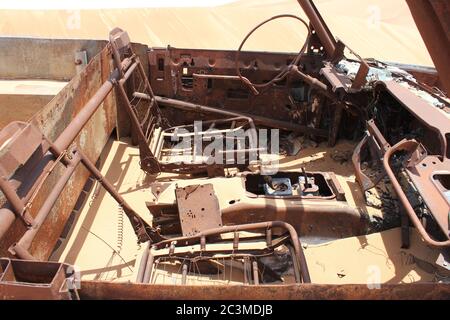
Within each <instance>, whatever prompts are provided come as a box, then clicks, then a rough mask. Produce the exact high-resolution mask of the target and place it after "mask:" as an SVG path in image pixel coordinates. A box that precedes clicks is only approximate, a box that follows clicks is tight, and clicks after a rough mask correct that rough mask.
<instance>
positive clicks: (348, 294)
mask: <svg viewBox="0 0 450 320" xmlns="http://www.w3.org/2000/svg"><path fill="white" fill-rule="evenodd" d="M298 2H299V3H300V5H301V7H302V8H303V10H304V12H305V13H306V15H307V17H308V18H309V22H306V21H305V20H304V19H302V18H300V17H297V16H295V15H291V14H284V15H278V16H274V17H272V18H270V19H267V20H265V21H263V22H262V23H260V24H259V25H258V26H256V27H255V28H254V29H253V30H251V31H250V32H249V33H248V34H247V36H246V37H245V38H244V40H243V41H242V43H241V45H240V46H239V48H238V50H237V51H217V50H216V51H215V50H200V49H178V48H172V47H168V48H150V49H149V48H147V47H146V46H143V45H140V44H136V43H132V42H131V41H130V38H129V35H128V33H127V32H126V31H124V30H122V29H120V28H115V29H113V30H112V31H111V32H110V35H109V42H108V43H107V44H106V45H105V46H104V48H101V49H100V51H99V52H98V54H97V55H96V56H95V57H94V58H92V60H91V61H90V63H89V64H88V65H87V66H86V67H85V68H84V69H83V70H82V71H81V72H80V73H79V74H77V75H76V76H75V77H74V78H73V79H72V81H71V82H70V83H69V84H68V86H67V89H66V90H67V91H65V92H63V93H62V94H61V95H60V96H58V97H57V98H55V99H54V100H53V101H54V102H53V104H52V103H50V104H49V105H48V106H49V107H48V109H46V110H45V112H41V113H40V114H39V115H37V116H36V117H34V118H33V119H32V120H31V121H30V122H19V121H17V122H13V123H11V124H9V125H8V126H6V127H4V128H3V129H2V130H1V131H0V189H1V191H2V193H3V195H4V201H3V202H4V206H3V207H2V208H1V209H0V244H1V249H2V252H1V255H2V256H5V258H4V259H1V260H0V267H1V269H0V295H1V297H3V298H12V297H14V298H20V297H24V298H69V299H78V298H80V297H81V298H117V297H120V298H127V297H128V298H151V297H155V298H157V297H159V298H166V297H169V296H170V297H172V298H180V297H181V298H182V297H184V296H186V297H187V296H189V297H190V298H213V297H216V296H218V295H219V291H217V290H215V289H213V288H211V287H210V286H213V287H214V286H225V288H227V289H226V290H229V291H227V293H226V294H225V296H222V297H224V298H226V297H231V298H235V299H237V298H243V297H240V296H238V290H245V289H242V288H245V286H259V287H262V289H261V290H262V291H254V292H253V293H248V294H249V295H247V296H245V298H251V297H255V298H266V299H267V298H286V297H288V298H301V297H305V294H306V296H307V297H312V298H314V297H316V298H327V297H328V298H330V297H336V296H333V295H334V294H336V290H338V287H339V285H344V284H347V285H348V284H352V285H357V286H359V287H358V288H359V289H360V290H359V291H358V292H359V293H354V291H352V290H351V288H348V289H346V290H345V292H344V293H341V294H343V296H342V297H344V298H355V297H356V298H368V297H373V298H380V297H383V298H389V297H392V298H408V297H409V298H415V297H419V296H420V295H421V294H422V293H423V292H428V294H429V297H430V298H446V297H447V298H448V297H449V295H450V289H449V285H448V282H447V281H448V280H445V281H442V280H436V279H437V277H440V278H439V279H448V276H449V268H448V263H449V248H450V229H449V224H450V160H449V157H450V115H449V110H450V104H449V100H448V97H447V93H448V92H449V90H450V81H449V79H448V73H447V74H446V71H448V65H446V64H445V63H442V60H443V59H444V60H445V57H444V58H442V57H443V56H445V54H447V58H448V54H449V46H448V39H447V38H446V39H447V46H445V45H444V49H443V51H441V52H437V53H436V52H435V50H434V49H433V50H430V54H431V55H432V57H433V61H434V62H435V65H436V68H437V71H438V72H436V71H433V70H428V69H424V68H421V67H415V66H399V65H393V64H387V63H383V62H381V61H377V60H375V59H363V58H361V57H360V56H359V55H358V54H357V53H355V52H354V51H352V50H351V49H350V48H348V47H347V46H346V45H345V44H344V43H343V42H342V41H337V40H335V38H334V37H333V36H332V34H331V32H330V30H329V29H328V27H327V26H326V24H325V22H324V21H323V19H322V17H321V16H320V14H319V12H318V10H317V8H316V7H315V5H314V3H313V2H312V1H300V0H299V1H298ZM408 3H410V2H408ZM421 3H422V2H421ZM427 3H428V1H423V3H422V4H417V3H412V1H411V4H410V8H411V12H412V14H413V17H414V18H415V20H416V23H417V25H418V26H419V28H420V25H421V23H422V22H423V20H422V19H423V17H422V16H420V14H423V13H424V12H425V13H428V14H435V16H436V19H435V20H434V21H435V25H434V26H433V28H434V29H433V28H431V29H433V30H431V31H430V28H428V29H427V28H420V30H421V32H422V36H423V38H424V41H425V43H426V44H427V46H433V45H435V44H434V41H435V40H434V38H433V37H432V36H430V32H432V31H433V32H441V31H442V30H441V29H442V25H441V24H440V21H441V19H443V17H444V15H445V13H442V12H448V10H449V6H448V5H444V8H443V9H442V10H443V11H439V10H437V9H436V8H434V9H433V8H429V7H427V6H426V4H427ZM445 10H447V11H445ZM275 19H294V20H297V21H299V24H300V25H301V27H302V28H304V29H305V37H306V40H305V42H304V44H303V46H302V48H301V50H300V51H299V52H298V53H297V54H283V53H266V52H264V53H263V52H245V51H242V49H243V47H244V45H245V43H246V41H247V40H248V39H249V37H251V35H252V34H253V33H254V32H255V31H256V30H257V29H258V28H259V27H261V26H263V25H265V24H266V23H270V22H271V21H273V20H275ZM436 30H437V31H436ZM431 38H433V39H431ZM444 42H445V41H444ZM439 46H442V44H439ZM94 77H95V81H96V82H94V80H93V79H94ZM61 106H62V107H61ZM61 108H66V109H64V110H63V111H61ZM67 108H69V109H67ZM67 110H70V114H71V115H70V116H68V114H69V111H67ZM102 110H104V111H102ZM99 111H102V112H103V114H102V115H100V116H99V113H98V112H99ZM54 113H57V114H67V116H66V117H56V118H57V119H56V120H55V118H53V117H54V116H53V115H52V114H54ZM50 120H51V121H50ZM47 121H50V122H51V124H50V125H49V124H48V123H47ZM93 121H96V122H95V123H94V122H93ZM199 121H201V123H199ZM52 128H53V129H52ZM113 130H114V132H115V133H116V139H113V138H110V135H111V133H112V132H113ZM99 132H100V133H99ZM96 135H97V136H96ZM100 136H101V138H100ZM128 136H130V137H131V138H128ZM114 140H116V141H114ZM108 141H109V142H108ZM105 145H108V148H109V149H108V148H106V147H105ZM135 146H137V148H136V147H135ZM104 147H105V148H106V149H104ZM114 148H116V149H114ZM119 149H122V151H121V152H123V154H127V155H128V156H129V159H131V160H126V161H123V160H121V155H120V154H119V153H118V150H119ZM125 149H126V150H128V151H123V150H125ZM105 150H106V151H105ZM114 150H116V152H117V153H114V152H115V151H114ZM206 151H208V152H206ZM127 152H128V153H127ZM100 154H102V155H104V156H102V158H103V162H104V163H101V162H98V161H97V160H98V159H99V156H100ZM324 155H326V156H324ZM133 157H134V158H133ZM325 157H326V159H325ZM110 158H113V159H112V160H109V159H110ZM116 158H117V159H116ZM105 159H108V160H105ZM133 159H134V160H133ZM121 161H122V162H121ZM96 162H97V165H96V164H95V163H96ZM114 163H117V165H118V166H119V169H118V170H117V172H119V174H118V175H116V176H114V175H113V178H112V180H110V176H111V173H110V171H111V170H110V169H109V168H108V165H109V166H110V168H112V166H114ZM350 163H351V164H352V165H350ZM80 164H81V166H80ZM137 166H139V167H140V169H141V170H139V169H138V168H137ZM105 170H106V171H105ZM89 177H91V178H89ZM92 178H93V179H92ZM133 179H134V180H133ZM94 180H96V181H97V186H102V187H103V188H104V189H105V190H106V192H107V193H101V194H102V196H101V197H98V195H99V194H100V191H99V190H98V188H95V187H94V184H95V183H94V182H93V181H94ZM130 181H133V183H131V182H130ZM107 194H109V196H110V197H111V199H112V200H114V201H115V202H113V204H110V203H109V201H110V200H108V198H107V197H106V195H107ZM109 196H108V197H109ZM89 197H90V199H91V200H90V201H88V199H89ZM117 204H118V206H119V217H121V218H119V225H118V232H117V233H118V235H117V242H118V245H117V248H116V249H114V248H112V247H111V245H110V244H109V243H107V241H105V240H104V239H103V238H101V237H100V236H99V234H100V233H102V232H104V233H105V234H110V233H111V232H110V230H109V228H110V224H111V220H112V214H115V210H116V209H115V208H116V207H115V206H117ZM121 214H125V215H126V216H127V218H128V219H129V221H130V224H131V229H130V230H132V231H134V234H135V235H136V237H137V241H134V240H135V239H132V237H131V238H129V237H128V238H129V240H127V241H128V242H126V241H125V240H124V233H125V232H126V230H127V226H125V223H124V221H123V215H121ZM101 217H103V218H101ZM101 219H103V220H101ZM96 221H101V222H98V223H96ZM95 228H98V229H95ZM397 231H398V235H397V234H394V233H393V232H397ZM83 234H90V235H93V236H94V237H95V238H96V240H97V241H98V240H101V241H102V242H103V243H104V244H106V245H107V246H108V247H109V249H108V250H110V249H112V250H113V253H112V256H111V257H109V258H108V259H109V260H108V261H107V263H106V264H107V265H106V266H105V267H104V269H105V270H106V269H108V272H109V271H111V270H116V269H117V270H122V269H129V270H130V271H131V272H130V273H129V274H126V275H122V272H123V271H117V270H116V276H115V278H114V279H115V280H117V281H121V280H124V281H126V280H127V281H129V282H130V286H131V287H130V288H131V289H130V288H129V289H127V288H125V287H123V286H120V285H119V286H115V285H116V282H115V281H109V280H102V281H98V280H99V279H101V276H102V275H103V274H104V272H106V271H105V270H104V269H102V271H98V274H99V275H100V276H98V277H99V278H94V279H93V280H97V281H92V279H91V280H89V279H83V277H81V287H77V286H76V285H75V283H76V281H79V280H80V279H78V278H77V277H76V276H77V273H76V272H75V271H74V268H73V267H72V264H75V263H74V262H77V263H80V264H83V263H85V264H86V266H87V265H89V266H93V265H95V263H94V264H93V262H92V261H89V262H82V261H83V259H82V257H88V256H89V254H87V252H90V256H91V257H92V258H93V259H94V257H95V256H93V255H92V254H93V252H94V253H95V255H98V260H99V261H101V259H102V258H100V257H101V256H102V254H100V252H99V250H98V248H97V247H96V245H91V244H89V242H88V241H87V240H86V237H87V236H86V235H83ZM397 238H398V241H397ZM393 239H395V240H393ZM133 241H134V242H133ZM125 242H126V243H128V244H129V246H130V247H132V246H133V245H135V244H136V242H137V243H138V244H139V245H138V248H137V249H136V248H135V247H133V249H129V250H130V251H129V257H128V258H127V259H131V258H133V257H134V260H133V263H129V262H127V261H125V260H126V259H124V258H123V257H122V251H123V250H124V249H123V248H124V247H125V245H124V243H125ZM97 244H98V242H97ZM323 244H326V245H323ZM326 246H329V247H330V248H332V249H330V250H335V253H331V252H330V251H326V248H325V247H326ZM376 246H379V247H381V248H382V249H379V250H381V251H382V252H385V253H386V256H387V257H388V259H392V261H397V260H395V259H397V255H398V254H397V253H398V252H397V251H396V250H409V251H407V252H408V254H409V255H410V256H412V257H414V258H413V259H416V260H414V261H415V263H417V261H419V260H420V261H422V260H424V261H425V263H427V264H428V266H429V268H428V270H427V271H426V272H425V273H426V275H423V276H422V277H421V278H420V277H419V278H414V275H411V274H412V272H414V274H417V273H419V274H421V272H424V271H423V270H422V271H420V272H419V271H417V270H418V269H421V268H420V264H419V263H417V265H418V267H417V270H416V269H415V268H416V266H415V267H410V268H412V269H408V270H407V271H405V274H404V275H403V276H404V277H410V278H412V279H414V281H411V282H413V283H414V284H417V283H422V284H425V285H427V287H425V286H422V287H420V288H419V287H414V290H410V289H409V288H410V287H408V286H407V285H406V284H400V283H401V282H402V279H403V278H402V277H400V276H399V277H400V278H399V279H395V277H394V275H395V269H396V268H397V274H400V273H401V272H400V271H398V270H403V269H401V268H404V264H403V265H402V267H400V266H399V265H396V264H395V263H396V262H395V263H394V262H392V263H393V264H394V265H395V268H393V270H394V271H393V270H390V271H387V272H386V276H385V278H381V276H380V279H377V280H376V281H378V282H379V283H388V284H390V285H393V286H392V287H389V286H385V287H384V290H382V291H379V292H375V293H373V292H369V291H367V288H368V287H367V282H366V279H365V278H364V276H362V275H361V274H364V272H366V269H367V268H368V267H370V266H373V265H374V264H377V263H378V262H377V260H376V259H378V258H373V257H371V256H370V255H368V254H367V252H365V251H364V250H366V249H367V248H370V247H376ZM333 248H334V249H333ZM85 252H86V253H85ZM394 252H395V253H394ZM401 252H405V251H401ZM424 252H425V253H424ZM333 254H338V255H339V254H341V256H342V257H347V258H348V261H350V262H351V261H358V262H359V265H358V266H356V265H355V264H349V265H346V267H345V268H344V267H339V265H340V264H341V263H344V262H342V261H339V259H338V258H336V257H334V256H333ZM106 256H107V255H106ZM381 256H383V254H381ZM424 256H426V258H424ZM333 257H334V258H333ZM418 257H420V259H419V258H418ZM114 259H119V260H118V261H119V263H117V264H114V261H115V260H114ZM49 260H50V261H49ZM342 260H345V259H344V258H342ZM99 263H100V262H99ZM399 263H400V264H401V262H399ZM407 265H408V264H407ZM410 265H412V264H410ZM422 265H423V264H422ZM119 266H120V267H119ZM325 266H326V267H325ZM327 268H328V269H327ZM352 268H355V269H354V270H353V269H352ZM430 268H431V269H432V271H429V270H430ZM86 269H87V270H89V268H88V267H86ZM97 269H98V267H97ZM348 269H350V270H352V271H349V272H348V271H347V270H348ZM336 270H337V271H336ZM352 272H353V275H348V273H352ZM392 272H394V275H392ZM82 273H83V270H82ZM85 273H86V276H87V275H88V274H89V273H88V272H85ZM390 275H392V277H390ZM342 279H344V280H346V279H348V280H347V281H348V282H344V283H342V282H340V281H344V280H342ZM431 279H433V280H431ZM438 282H440V283H442V282H444V283H445V284H444V285H442V286H438ZM303 283H308V284H310V283H311V285H312V286H313V287H308V290H311V291H309V292H308V293H305V291H302V290H306V289H304V288H306V287H302V284H303ZM138 284H141V285H142V284H145V285H146V286H145V287H139V288H137V287H136V288H134V287H133V286H134V285H138ZM231 284H233V285H235V287H234V288H230V286H229V285H231ZM319 284H326V285H330V287H329V291H326V292H324V291H320V290H319V287H314V285H319ZM289 285H294V286H297V287H295V288H297V289H294V287H292V286H289ZM155 286H158V289H155V288H156V287H155ZM173 286H177V288H179V287H180V286H181V287H183V286H184V287H186V286H194V287H195V288H193V287H189V288H190V290H191V291H190V292H188V291H183V290H184V289H180V290H179V291H178V289H176V290H177V293H176V294H175V293H173V294H172V295H170V294H169V293H168V292H169V291H168V290H169V289H170V288H173ZM242 286H243V287H242ZM264 286H270V287H271V288H272V289H273V290H272V291H270V292H269V291H264V290H267V287H264ZM236 288H240V289H236ZM368 289H370V288H368ZM258 290H259V289H258ZM398 290H400V291H398ZM319 291H320V292H319ZM221 292H222V293H223V292H224V291H221ZM352 292H353V293H352ZM394 292H397V293H394ZM398 292H401V293H398ZM189 293H192V295H189ZM207 294H208V295H207ZM183 295H184V296H183Z"/></svg>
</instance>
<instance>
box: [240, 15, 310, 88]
mask: <svg viewBox="0 0 450 320" xmlns="http://www.w3.org/2000/svg"><path fill="white" fill-rule="evenodd" d="M280 18H292V19H297V20H299V21H300V22H302V23H303V24H304V25H305V27H306V29H307V31H308V36H307V37H306V40H305V43H304V44H303V47H302V48H301V50H300V52H299V53H298V55H297V56H296V58H295V59H294V60H293V61H292V62H291V63H290V64H289V65H288V66H287V67H286V68H285V69H284V70H282V71H281V72H280V73H279V74H278V75H276V76H275V77H274V78H273V79H272V80H270V81H269V82H266V83H261V84H254V83H252V82H251V81H250V80H249V79H247V78H245V77H243V76H242V74H241V71H240V69H239V57H240V54H241V50H242V47H243V46H244V44H245V42H246V41H247V40H248V38H249V37H250V36H251V35H252V34H253V32H255V31H256V30H257V29H259V28H260V27H261V26H263V25H265V24H266V23H268V22H270V21H272V20H275V19H280ZM310 38H311V29H310V28H309V26H308V24H307V23H306V21H305V20H303V19H302V18H300V17H298V16H294V15H292V14H280V15H276V16H273V17H271V18H269V19H267V20H265V21H263V22H261V23H260V24H258V25H257V26H256V27H254V28H253V29H252V30H251V31H250V32H249V33H248V34H247V35H246V36H245V38H244V40H242V42H241V44H240V46H239V48H238V50H237V52H236V58H235V65H236V74H237V76H238V77H239V79H241V81H242V82H243V83H244V84H245V85H247V86H248V87H249V88H250V89H251V90H252V91H253V93H254V94H259V92H258V90H256V88H266V87H268V86H269V85H272V84H273V83H275V82H278V81H281V80H283V79H284V78H285V77H286V76H287V75H288V74H289V72H290V71H291V69H292V67H294V66H296V65H297V64H298V63H299V61H300V59H301V57H302V54H303V53H304V51H305V49H306V47H307V45H308V43H309V39H310Z"/></svg>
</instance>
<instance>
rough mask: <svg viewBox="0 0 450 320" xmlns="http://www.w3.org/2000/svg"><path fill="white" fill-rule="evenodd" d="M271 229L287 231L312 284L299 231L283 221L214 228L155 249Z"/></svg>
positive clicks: (161, 244)
mask: <svg viewBox="0 0 450 320" xmlns="http://www.w3.org/2000/svg"><path fill="white" fill-rule="evenodd" d="M270 228H283V229H285V230H287V231H288V232H289V234H290V237H291V239H292V246H293V247H294V252H295V254H296V257H297V259H298V264H299V266H300V273H301V276H302V280H303V282H304V283H310V282H311V277H310V275H309V270H308V265H307V263H306V258H305V254H304V252H303V249H302V246H301V243H300V239H299V237H298V234H297V231H295V229H294V227H293V226H291V225H290V224H288V223H286V222H283V221H269V222H258V223H249V224H241V225H235V226H224V227H220V228H213V229H209V230H205V231H203V232H200V233H198V234H196V235H195V236H189V237H176V238H172V239H167V240H164V241H161V242H158V243H155V248H157V249H161V248H164V247H165V246H167V245H171V244H173V243H191V242H199V243H200V242H201V239H202V238H203V237H208V236H212V235H217V234H222V233H228V232H238V231H249V230H256V229H270Z"/></svg>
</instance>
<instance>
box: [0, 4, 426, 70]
mask: <svg viewBox="0 0 450 320" xmlns="http://www.w3.org/2000/svg"><path fill="white" fill-rule="evenodd" d="M316 4H317V7H318V8H319V10H320V11H321V13H322V15H323V17H324V19H325V21H326V22H327V23H328V25H329V27H330V29H331V30H332V32H333V33H334V36H335V37H338V38H340V39H342V40H343V41H344V42H345V43H346V44H347V45H349V46H350V47H351V48H352V49H353V50H355V51H356V52H358V53H359V54H360V55H361V56H363V57H365V58H369V57H372V58H377V59H380V60H384V61H393V62H399V63H408V64H417V65H425V66H432V65H433V63H432V61H431V59H430V56H429V54H428V52H427V50H426V47H425V45H424V43H423V41H422V38H421V36H420V34H419V32H418V30H417V27H416V25H415V23H414V21H413V19H412V17H411V14H410V11H409V8H408V6H407V4H406V2H405V1H391V0H316ZM281 13H290V14H296V15H301V16H302V15H303V11H302V10H301V8H300V6H299V4H298V3H297V1H295V0H240V1H236V2H233V3H230V4H227V5H223V6H218V7H206V8H146V9H103V10H81V11H73V10H72V11H71V10H52V11H37V10H34V11H32V10H0V34H1V35H2V36H34V37H42V38H83V39H86V38H88V39H105V40H106V39H107V37H108V32H109V30H111V29H112V28H113V27H116V26H119V27H121V28H123V29H125V30H127V31H128V32H129V34H130V37H131V39H132V40H133V41H135V42H141V43H145V44H147V45H149V46H160V47H165V46H167V45H171V46H174V47H184V48H210V49H233V50H235V49H237V48H238V46H239V44H240V42H241V40H242V38H243V37H244V36H245V34H246V33H247V32H248V31H250V30H251V29H252V28H253V27H254V26H255V25H256V24H258V23H259V22H261V21H263V20H265V19H267V18H269V17H271V16H273V15H276V14H281ZM303 16H304V15H303ZM304 38H305V32H304V28H303V27H302V25H300V23H299V22H297V21H294V20H291V19H287V20H279V21H275V22H272V23H271V24H268V25H266V26H264V27H263V28H262V29H260V30H259V31H258V32H256V33H255V34H254V35H253V36H252V38H251V39H249V41H248V43H247V44H246V45H245V49H248V50H265V51H287V52H295V51H298V50H299V49H300V46H301V44H302V43H303V40H304Z"/></svg>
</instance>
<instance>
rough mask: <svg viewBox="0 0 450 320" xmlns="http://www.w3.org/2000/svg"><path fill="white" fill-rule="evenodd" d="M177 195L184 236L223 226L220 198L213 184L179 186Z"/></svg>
mask: <svg viewBox="0 0 450 320" xmlns="http://www.w3.org/2000/svg"><path fill="white" fill-rule="evenodd" d="M175 195H176V197H177V204H178V212H179V214H180V221H181V229H182V231H183V236H193V235H195V234H197V233H199V232H201V231H204V230H208V229H212V228H218V227H221V226H222V218H221V214H220V208H219V199H217V196H216V194H215V192H214V187H213V185H212V184H210V183H208V184H202V185H198V184H197V185H191V186H187V187H184V188H177V189H176V190H175Z"/></svg>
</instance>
